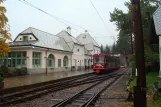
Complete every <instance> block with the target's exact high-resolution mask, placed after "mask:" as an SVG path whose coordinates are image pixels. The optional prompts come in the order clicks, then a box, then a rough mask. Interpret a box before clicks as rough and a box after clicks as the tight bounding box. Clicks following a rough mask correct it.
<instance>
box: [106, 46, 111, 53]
mask: <svg viewBox="0 0 161 107" xmlns="http://www.w3.org/2000/svg"><path fill="white" fill-rule="evenodd" d="M110 52H111V51H110V48H109V47H108V45H106V47H105V53H110Z"/></svg>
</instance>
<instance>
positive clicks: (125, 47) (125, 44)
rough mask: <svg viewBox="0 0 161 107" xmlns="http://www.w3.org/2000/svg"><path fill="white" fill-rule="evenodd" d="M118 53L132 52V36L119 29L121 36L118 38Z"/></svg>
mask: <svg viewBox="0 0 161 107" xmlns="http://www.w3.org/2000/svg"><path fill="white" fill-rule="evenodd" d="M115 51H116V52H117V53H121V54H128V53H131V41H130V37H129V36H127V34H126V33H125V32H124V31H123V30H120V31H119V38H118V40H117V44H116V49H115Z"/></svg>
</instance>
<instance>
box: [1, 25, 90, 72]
mask: <svg viewBox="0 0 161 107" xmlns="http://www.w3.org/2000/svg"><path fill="white" fill-rule="evenodd" d="M10 48H11V52H9V53H8V57H7V58H0V66H1V65H3V64H4V63H6V64H5V65H8V67H11V68H14V67H16V68H21V67H27V71H28V74H35V73H49V72H58V71H70V70H81V69H84V68H87V67H88V68H89V67H91V65H92V54H91V53H90V52H89V50H88V49H86V48H85V46H84V44H82V43H81V42H79V41H78V40H77V39H76V38H74V37H73V36H72V35H71V28H70V27H68V28H67V31H66V30H63V31H61V32H60V33H58V34H57V35H53V34H50V33H47V32H44V31H41V30H38V29H35V28H32V27H29V28H27V29H26V30H24V31H22V32H21V33H20V34H18V36H17V37H16V38H15V40H14V41H13V42H12V44H11V45H10Z"/></svg>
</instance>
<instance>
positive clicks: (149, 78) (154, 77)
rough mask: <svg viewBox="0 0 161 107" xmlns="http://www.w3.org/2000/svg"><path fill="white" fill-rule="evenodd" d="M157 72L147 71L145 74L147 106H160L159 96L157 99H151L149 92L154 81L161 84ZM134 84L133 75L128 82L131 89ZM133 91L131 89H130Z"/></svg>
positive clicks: (160, 99) (160, 98)
mask: <svg viewBox="0 0 161 107" xmlns="http://www.w3.org/2000/svg"><path fill="white" fill-rule="evenodd" d="M158 76H159V74H158V72H148V73H147V74H146V86H147V96H148V97H147V105H148V107H161V96H160V97H159V98H158V99H157V100H152V98H151V96H150V93H151V89H152V86H153V83H154V82H156V81H157V82H158V83H159V85H160V86H161V78H159V77H158ZM133 86H136V78H135V77H133V78H132V81H131V83H130V87H131V89H133ZM132 91H133V90H132Z"/></svg>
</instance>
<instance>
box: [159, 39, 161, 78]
mask: <svg viewBox="0 0 161 107" xmlns="http://www.w3.org/2000/svg"><path fill="white" fill-rule="evenodd" d="M159 57H160V71H159V77H161V36H159Z"/></svg>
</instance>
